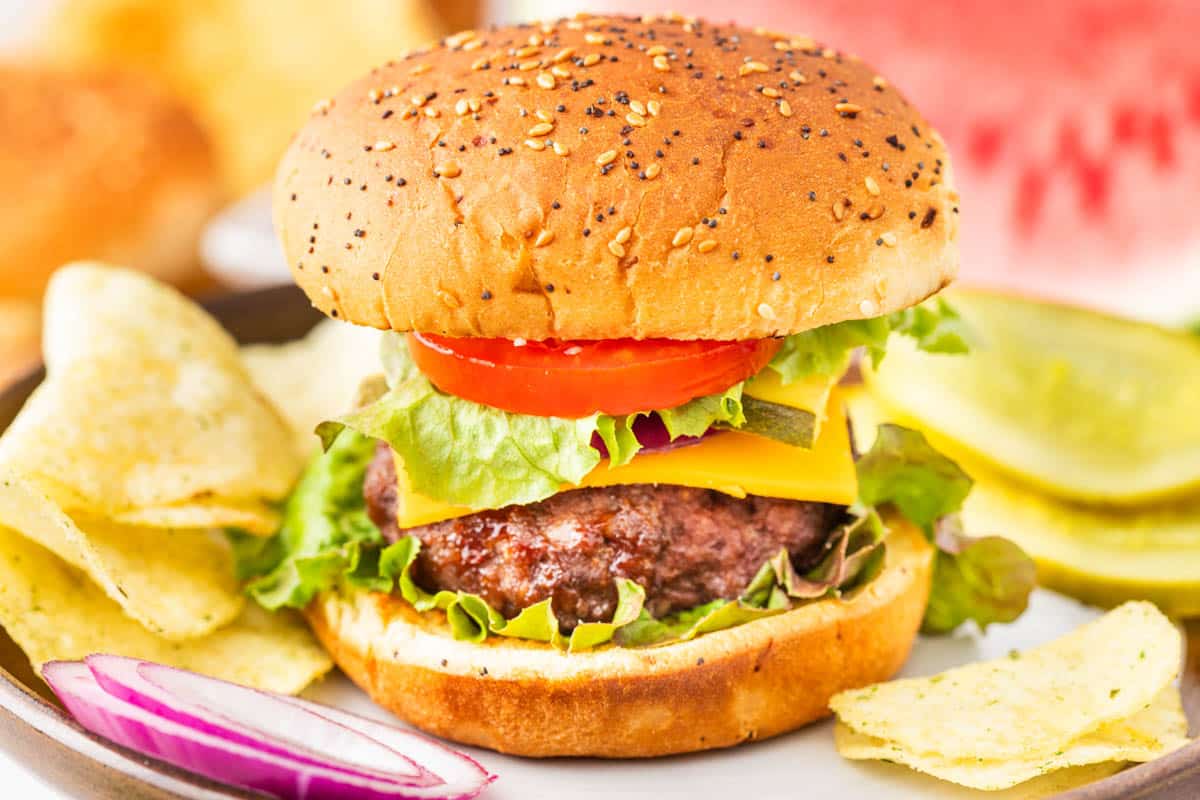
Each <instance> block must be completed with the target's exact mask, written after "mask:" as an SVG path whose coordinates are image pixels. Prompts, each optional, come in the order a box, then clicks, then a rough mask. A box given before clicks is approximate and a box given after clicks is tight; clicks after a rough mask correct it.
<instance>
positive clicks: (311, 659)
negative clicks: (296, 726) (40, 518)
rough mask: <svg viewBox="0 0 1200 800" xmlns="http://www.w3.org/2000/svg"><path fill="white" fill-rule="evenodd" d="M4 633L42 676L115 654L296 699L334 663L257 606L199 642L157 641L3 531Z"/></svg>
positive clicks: (284, 620)
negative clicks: (57, 664) (55, 664)
mask: <svg viewBox="0 0 1200 800" xmlns="http://www.w3.org/2000/svg"><path fill="white" fill-rule="evenodd" d="M0 625H3V627H4V628H5V629H6V630H7V631H8V633H9V635H11V636H12V638H13V640H14V641H16V643H17V644H18V645H20V647H21V649H22V650H24V651H25V654H26V655H27V656H28V657H29V660H30V662H32V663H33V665H34V667H35V668H38V669H40V668H41V666H42V664H44V663H45V662H47V661H53V660H59V659H67V660H74V659H80V658H83V657H84V656H87V655H90V654H92V653H116V654H119V655H125V656H131V657H134V658H141V659H146V660H148V661H156V662H159V663H163V664H170V665H172V666H176V667H180V668H183V669H189V670H193V671H196V672H201V673H204V674H206V675H212V676H214V677H217V678H223V679H225V680H229V681H234V682H236V683H242V684H245V685H247V686H254V687H257V688H260V689H267V690H270V691H277V692H289V693H296V692H299V691H301V690H302V689H303V688H304V687H305V686H307V685H308V684H309V683H311V682H312V681H313V680H315V679H317V678H318V677H320V676H321V675H323V674H324V673H325V672H327V671H328V670H329V669H330V668H331V667H332V663H331V662H330V660H329V656H328V655H326V653H325V652H324V650H322V649H321V648H320V647H319V646H318V645H317V643H316V642H315V641H314V640H313V638H312V634H311V633H309V631H308V629H307V628H306V627H305V626H304V625H303V623H301V621H300V620H299V619H298V618H296V617H295V616H294V615H291V614H268V613H267V612H265V611H263V610H262V609H260V608H258V607H257V606H254V605H253V604H252V605H251V606H249V607H247V608H246V610H245V611H243V612H242V615H241V616H240V617H238V618H237V619H236V620H235V621H234V622H233V623H232V624H230V625H228V626H226V627H223V628H220V629H219V630H217V631H215V632H213V633H211V634H209V635H208V636H204V637H201V638H198V639H190V640H188V641H183V642H173V641H169V640H166V639H163V638H161V637H158V636H155V635H154V634H153V633H151V632H150V631H148V630H146V629H145V628H144V627H142V626H141V625H139V624H138V623H137V622H135V621H133V620H132V619H130V618H129V617H127V616H126V615H125V614H124V613H122V611H121V608H120V606H118V605H117V604H116V603H114V602H113V601H112V600H110V599H109V598H108V597H106V596H105V594H104V592H102V591H101V590H100V589H99V588H97V587H96V585H95V584H93V583H92V582H91V581H90V580H88V578H87V576H86V575H84V574H83V573H81V572H79V571H78V570H76V569H75V568H74V567H71V566H69V565H68V564H67V563H66V562H64V561H63V560H62V559H60V558H58V557H57V556H55V555H54V554H53V553H51V552H50V551H49V550H46V549H45V548H44V547H42V546H41V545H38V544H35V543H33V542H31V541H29V540H28V539H26V538H24V537H23V536H19V535H17V534H16V533H13V532H12V531H8V530H4V529H0Z"/></svg>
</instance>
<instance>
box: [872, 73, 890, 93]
mask: <svg viewBox="0 0 1200 800" xmlns="http://www.w3.org/2000/svg"><path fill="white" fill-rule="evenodd" d="M871 83H873V84H874V85H875V88H876V89H877V90H879V91H881V92H882V91H883V90H884V89H886V88H887V85H888V82H887V80H886V79H885V78H884V77H883V76H882V75H876V76H875V77H874V78H872V79H871Z"/></svg>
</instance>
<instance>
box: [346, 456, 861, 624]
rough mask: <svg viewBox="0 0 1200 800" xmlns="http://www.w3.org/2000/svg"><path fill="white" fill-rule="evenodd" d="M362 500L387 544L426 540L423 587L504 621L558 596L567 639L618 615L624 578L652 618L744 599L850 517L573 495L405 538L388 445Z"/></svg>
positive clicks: (807, 561) (625, 489)
mask: <svg viewBox="0 0 1200 800" xmlns="http://www.w3.org/2000/svg"><path fill="white" fill-rule="evenodd" d="M364 493H365V495H366V500H367V509H368V513H369V514H370V517H371V519H372V520H373V521H374V522H375V524H376V525H378V526H379V528H380V530H381V532H382V533H383V535H384V537H385V538H386V539H387V540H388V541H395V540H396V539H398V538H400V537H401V536H404V535H407V534H412V535H414V536H416V537H417V538H418V539H420V540H421V544H422V548H421V554H420V556H419V557H418V558H417V561H416V564H415V565H414V573H413V577H414V579H415V580H416V582H417V584H418V585H420V586H421V587H423V588H424V589H426V590H429V591H436V590H440V589H449V590H451V591H460V590H461V591H466V592H470V593H473V594H478V595H480V596H481V597H483V598H484V599H485V600H486V601H487V602H488V603H489V604H491V605H492V607H494V608H495V609H496V610H497V611H500V612H501V613H502V614H504V615H505V616H506V617H512V616H514V615H515V614H517V613H518V612H520V611H521V610H522V609H524V608H527V607H528V606H530V605H533V604H534V603H537V602H540V601H541V600H545V599H546V598H547V597H553V599H554V610H555V613H556V614H557V615H558V619H559V622H560V623H561V624H562V626H563V627H564V628H565V629H567V630H570V629H573V628H574V627H575V626H576V625H577V624H579V623H580V622H588V621H599V620H607V619H610V618H611V617H612V613H613V611H614V610H615V608H616V602H617V592H616V588H615V586H614V585H613V581H614V579H616V578H628V579H629V580H633V581H636V582H637V583H639V584H640V585H641V586H642V587H644V588H645V590H646V608H647V610H649V611H650V613H651V614H654V615H655V616H658V617H661V616H664V615H666V614H669V613H672V612H674V611H682V610H685V609H688V608H693V607H695V606H698V605H700V604H702V603H707V602H709V601H711V600H716V599H718V598H727V599H732V598H734V597H736V596H737V594H738V593H739V592H740V591H741V590H742V589H743V588H745V586H746V584H747V583H749V582H750V579H751V578H753V577H754V573H755V571H757V570H758V568H759V567H761V566H762V564H763V562H765V561H766V560H767V559H768V558H770V557H771V556H773V555H775V554H776V553H778V552H779V550H780V549H781V548H786V549H787V550H788V552H789V553H791V554H792V560H793V562H794V563H795V564H796V567H797V568H798V569H801V570H803V569H807V568H808V567H810V566H812V565H813V564H814V563H815V562H816V561H817V560H819V558H820V556H821V552H822V550H823V546H824V544H825V541H826V539H827V538H828V536H829V533H830V532H831V531H832V530H833V529H834V528H835V527H836V526H837V525H838V524H839V523H840V522H841V521H842V519H843V517H844V516H845V508H844V507H842V506H836V505H831V504H828V503H814V502H801V501H796V500H782V499H778V498H771V497H758V496H750V497H746V498H744V499H739V498H735V497H731V496H729V495H726V494H722V493H720V492H716V491H712V490H708V489H694V488H690V487H684V486H667V485H652V484H635V485H630V486H613V487H600V488H586V489H574V490H571V491H566V492H562V493H560V494H557V495H555V496H553V497H550V498H548V499H546V500H543V501H541V502H538V503H532V504H529V505H524V506H509V507H507V508H501V509H496V510H489V511H481V512H478V513H475V514H471V515H468V516H465V517H458V518H455V519H451V520H446V521H444V522H435V523H432V524H429V525H421V526H418V527H414V528H408V529H404V530H402V529H400V528H399V527H398V526H397V524H396V503H397V494H398V493H397V487H396V469H395V462H394V459H393V456H392V452H391V450H390V448H389V447H388V446H387V445H386V444H380V446H379V449H378V450H377V451H376V453H375V458H374V460H373V461H372V463H371V465H370V467H369V469H368V470H367V477H366V482H365V485H364Z"/></svg>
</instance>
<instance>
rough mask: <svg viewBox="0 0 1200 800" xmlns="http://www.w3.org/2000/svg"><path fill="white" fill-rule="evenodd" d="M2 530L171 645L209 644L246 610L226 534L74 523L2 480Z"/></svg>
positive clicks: (15, 479)
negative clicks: (70, 570) (53, 557)
mask: <svg viewBox="0 0 1200 800" xmlns="http://www.w3.org/2000/svg"><path fill="white" fill-rule="evenodd" d="M0 525H3V526H5V527H7V528H11V529H12V530H13V531H15V532H17V533H20V534H22V535H24V536H26V537H28V538H29V539H32V540H33V541H35V542H37V543H39V544H41V545H42V546H44V547H46V548H48V549H49V550H51V551H52V552H54V553H56V554H57V555H58V556H59V557H60V558H62V559H63V560H65V561H66V562H67V563H69V564H71V565H72V566H75V567H77V568H79V569H81V570H83V571H84V572H86V573H87V574H88V575H89V576H91V578H92V580H93V581H95V583H96V585H97V586H98V587H99V588H100V589H102V590H103V591H104V593H105V594H107V595H108V596H109V598H111V599H112V600H113V601H114V602H115V603H117V604H118V605H119V606H120V607H121V608H122V609H123V610H124V611H125V613H126V614H127V615H129V617H131V618H132V619H134V620H136V621H137V622H139V623H141V624H142V625H143V626H145V627H146V629H147V630H149V631H151V632H153V633H156V634H158V635H159V636H162V637H164V638H167V639H185V638H191V637H195V636H203V635H205V634H207V633H210V632H212V631H213V630H215V629H216V628H219V627H220V626H222V625H225V624H227V623H228V622H230V621H231V620H233V619H234V618H235V617H236V616H237V615H238V614H239V613H240V612H241V611H242V608H243V607H244V606H245V602H246V601H245V597H244V596H243V595H242V593H241V591H240V588H239V586H238V584H237V581H236V580H235V579H234V568H233V555H232V552H231V551H230V547H229V542H228V540H227V539H226V538H225V536H224V534H223V533H221V532H219V531H213V530H153V529H147V528H135V527H130V526H126V525H118V524H114V523H112V522H109V521H106V520H99V519H79V520H72V519H71V518H70V517H69V516H67V515H66V514H65V513H63V512H62V511H61V510H59V508H58V507H57V506H55V505H54V503H53V502H51V501H50V500H49V499H48V498H47V497H46V496H45V495H44V494H43V493H42V492H40V491H38V488H37V487H36V486H35V485H34V484H33V483H31V482H30V481H28V480H27V479H24V478H21V477H19V476H17V475H14V474H11V473H8V474H0Z"/></svg>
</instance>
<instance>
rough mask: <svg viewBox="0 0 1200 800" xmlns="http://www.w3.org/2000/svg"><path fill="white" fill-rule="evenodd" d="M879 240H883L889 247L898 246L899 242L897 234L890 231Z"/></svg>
mask: <svg viewBox="0 0 1200 800" xmlns="http://www.w3.org/2000/svg"><path fill="white" fill-rule="evenodd" d="M879 238H880V239H883V243H884V244H886V245H887V246H888V247H895V246H896V242H897V239H896V234H894V233H892V232H891V231H888V232H887V233H885V234H883V235H882V236H880V237H879Z"/></svg>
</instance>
